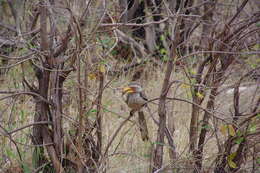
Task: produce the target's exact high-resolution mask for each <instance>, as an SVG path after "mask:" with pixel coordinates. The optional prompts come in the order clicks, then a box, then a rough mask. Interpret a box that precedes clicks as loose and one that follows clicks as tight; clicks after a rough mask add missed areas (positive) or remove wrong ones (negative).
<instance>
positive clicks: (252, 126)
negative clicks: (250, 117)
mask: <svg viewBox="0 0 260 173" xmlns="http://www.w3.org/2000/svg"><path fill="white" fill-rule="evenodd" d="M248 130H249V132H251V133H253V132H256V125H255V124H251V125H250V127H249V129H248Z"/></svg>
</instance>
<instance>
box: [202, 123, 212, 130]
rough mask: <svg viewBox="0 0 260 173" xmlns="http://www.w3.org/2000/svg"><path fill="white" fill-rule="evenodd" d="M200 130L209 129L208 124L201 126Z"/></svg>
mask: <svg viewBox="0 0 260 173" xmlns="http://www.w3.org/2000/svg"><path fill="white" fill-rule="evenodd" d="M201 128H202V129H211V125H210V124H205V125H202V127H201Z"/></svg>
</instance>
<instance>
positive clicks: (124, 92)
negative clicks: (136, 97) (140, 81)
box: [122, 87, 134, 95]
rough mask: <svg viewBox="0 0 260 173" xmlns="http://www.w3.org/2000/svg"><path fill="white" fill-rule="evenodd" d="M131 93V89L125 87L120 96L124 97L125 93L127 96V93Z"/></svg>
mask: <svg viewBox="0 0 260 173" xmlns="http://www.w3.org/2000/svg"><path fill="white" fill-rule="evenodd" d="M133 92H134V90H133V88H130V87H125V88H123V92H122V94H123V95H124V94H126V93H127V94H128V93H133Z"/></svg>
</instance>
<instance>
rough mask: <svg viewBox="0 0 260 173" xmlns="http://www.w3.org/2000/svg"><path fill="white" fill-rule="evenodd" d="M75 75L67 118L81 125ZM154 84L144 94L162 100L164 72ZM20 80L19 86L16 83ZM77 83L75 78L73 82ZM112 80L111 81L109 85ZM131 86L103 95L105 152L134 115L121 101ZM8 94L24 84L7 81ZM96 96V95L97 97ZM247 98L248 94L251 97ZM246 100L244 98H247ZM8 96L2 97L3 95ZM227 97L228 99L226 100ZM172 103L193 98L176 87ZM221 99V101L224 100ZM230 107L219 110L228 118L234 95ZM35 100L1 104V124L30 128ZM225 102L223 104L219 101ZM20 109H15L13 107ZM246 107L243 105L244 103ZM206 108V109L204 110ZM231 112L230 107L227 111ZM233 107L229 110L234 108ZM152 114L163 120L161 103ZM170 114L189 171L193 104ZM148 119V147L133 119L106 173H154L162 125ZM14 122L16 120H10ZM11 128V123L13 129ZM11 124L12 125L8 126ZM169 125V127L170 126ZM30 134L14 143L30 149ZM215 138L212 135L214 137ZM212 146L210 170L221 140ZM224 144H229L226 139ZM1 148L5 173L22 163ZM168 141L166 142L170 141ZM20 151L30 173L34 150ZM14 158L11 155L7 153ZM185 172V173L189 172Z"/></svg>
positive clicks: (152, 77) (68, 87)
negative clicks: (151, 168)
mask: <svg viewBox="0 0 260 173" xmlns="http://www.w3.org/2000/svg"><path fill="white" fill-rule="evenodd" d="M73 75H74V74H72V75H71V76H70V77H69V79H68V81H67V82H66V83H65V92H66V94H65V96H64V102H65V105H64V114H65V115H66V116H67V117H69V118H71V119H74V120H76V119H77V95H76V94H75V93H76V89H77V88H76V87H75V86H76V85H77V84H76V82H75V81H73V80H72V79H73V78H74V77H73ZM148 75H149V80H145V79H142V84H143V86H144V88H145V92H146V94H147V95H148V97H149V98H150V99H151V98H158V97H159V96H160V92H161V86H162V82H163V78H164V72H163V71H161V70H156V72H149V73H148ZM13 79H15V81H14V80H13ZM74 79H75V78H74ZM183 79H184V76H183V74H182V73H181V72H177V73H174V75H173V77H172V80H183ZM109 80H111V79H107V81H109ZM129 81H130V77H129V76H125V77H121V78H120V79H115V80H113V81H112V82H111V84H110V85H109V87H108V88H106V89H105V90H104V95H103V108H104V109H103V113H102V114H103V139H104V143H103V144H104V146H106V145H107V143H108V141H109V140H110V139H111V136H112V135H113V134H114V132H115V130H116V129H117V127H119V125H120V124H121V123H122V121H124V119H125V118H126V117H127V116H128V115H129V109H128V107H127V105H126V104H125V103H124V101H123V99H122V96H121V92H120V91H121V90H119V88H121V87H122V86H125V85H127V84H128V82H129ZM91 83H92V84H91V90H90V91H91V92H89V93H90V94H89V99H90V100H93V98H94V95H95V92H96V88H97V84H96V82H95V81H92V82H91ZM6 88H10V90H12V89H21V88H22V86H21V79H19V77H18V78H15V77H14V76H11V75H10V76H8V77H7V78H6V79H5V83H3V84H2V85H1V90H6ZM91 93H92V94H93V95H92V94H91ZM246 95H247V94H246ZM246 95H242V96H243V97H244V98H247V97H245V96H246ZM2 96H3V95H2ZM226 96H227V95H226ZM169 97H178V98H184V99H191V94H190V91H189V87H188V86H186V85H180V86H177V85H174V86H173V87H172V88H171V89H170V91H169ZM220 98H221V95H220ZM228 98H229V99H227V100H226V102H221V104H223V105H221V104H220V105H218V107H219V110H221V111H222V112H224V109H225V110H228V103H230V102H231V100H232V95H230V97H228ZM32 100H33V99H32V98H30V97H28V96H20V97H19V98H18V97H17V98H16V99H12V100H11V99H9V100H4V101H1V102H0V111H1V117H0V118H1V124H3V125H4V127H6V128H8V130H12V129H15V128H18V127H21V126H24V125H26V124H28V123H30V122H33V114H34V103H33V101H32ZM220 100H221V99H220ZM14 103H15V104H14ZM243 103H244V102H243ZM204 106H205V105H204ZM225 106H226V107H225ZM229 106H230V105H229ZM149 107H150V109H151V110H152V115H153V117H155V118H156V119H158V115H157V109H158V105H157V101H155V102H154V103H150V104H149ZM167 110H168V111H167V114H168V117H171V118H170V119H169V120H170V121H173V123H174V125H175V133H174V135H173V136H174V142H175V145H176V148H177V153H178V161H176V163H178V164H179V165H183V167H185V166H186V165H187V164H188V163H189V159H190V156H189V154H188V150H187V149H188V139H189V123H190V114H191V105H190V104H188V103H184V102H180V101H169V102H168V103H167ZM145 115H146V119H147V122H148V129H149V136H150V141H149V142H143V141H142V140H141V136H140V132H139V127H138V123H137V117H136V116H135V117H133V118H132V119H131V121H129V122H128V123H127V124H126V125H125V126H124V127H123V128H122V130H121V131H120V133H119V135H118V136H117V137H116V139H115V140H114V142H113V143H112V146H111V147H110V149H109V152H108V164H107V165H106V166H107V172H109V173H123V172H135V173H139V172H140V173H143V172H147V170H148V169H149V164H150V159H151V147H152V146H153V144H154V142H155V141H156V134H157V128H158V127H157V125H156V124H155V123H154V122H153V120H152V118H151V115H150V114H149V112H148V111H147V110H146V109H145ZM87 116H89V118H90V119H94V117H95V114H94V113H93V114H88V115H87ZM10 117H11V118H10ZM8 122H9V123H8ZM68 122H70V121H69V120H68V118H65V119H64V127H66V128H65V133H67V130H68V129H69V128H70V123H68ZM7 123H8V124H7ZM168 123H169V121H168ZM29 133H31V128H27V129H24V130H22V131H19V132H18V133H16V134H14V135H13V136H12V137H13V139H14V140H16V141H18V142H19V143H23V144H30V136H28V134H29ZM209 134H210V135H211V134H213V132H210V133H209ZM210 135H209V138H208V140H207V143H206V146H205V155H204V156H205V163H206V165H207V166H210V163H211V162H212V161H213V160H214V159H215V157H216V154H217V147H216V140H215V138H214V136H211V137H210ZM220 137H221V138H224V137H223V136H221V134H220ZM0 138H1V140H0V141H1V142H0V146H1V150H2V151H1V153H2V155H1V157H2V159H1V160H0V165H1V166H2V167H3V168H4V167H9V166H11V167H13V166H14V165H16V164H17V163H18V162H17V160H18V155H17V152H16V150H15V147H14V145H13V144H12V143H11V142H10V141H9V140H8V138H7V137H3V136H0ZM165 141H167V140H165ZM19 149H20V150H21V153H22V154H23V158H24V160H26V162H27V164H28V165H29V167H32V165H31V163H30V160H31V157H32V147H30V146H24V145H19ZM7 152H11V154H10V153H9V154H8V153H7ZM165 153H167V154H165V160H164V166H167V165H168V166H169V165H171V162H170V159H169V157H168V145H167V144H165ZM3 154H5V155H9V157H10V156H11V157H10V159H11V160H8V159H7V160H4V158H6V157H4V155H3ZM184 172H185V171H184Z"/></svg>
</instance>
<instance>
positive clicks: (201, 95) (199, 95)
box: [196, 92, 204, 99]
mask: <svg viewBox="0 0 260 173" xmlns="http://www.w3.org/2000/svg"><path fill="white" fill-rule="evenodd" d="M196 96H198V97H199V98H200V99H203V97H204V95H203V94H202V93H200V92H197V93H196Z"/></svg>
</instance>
